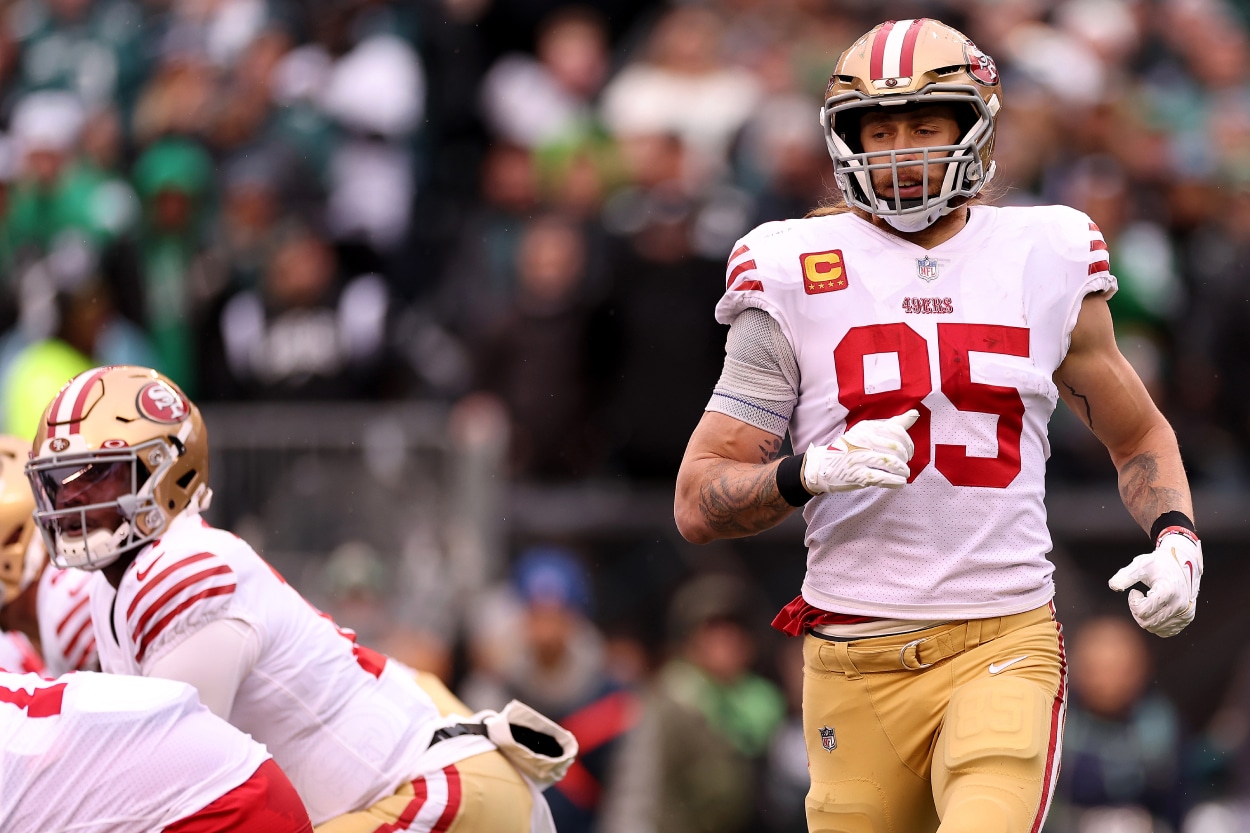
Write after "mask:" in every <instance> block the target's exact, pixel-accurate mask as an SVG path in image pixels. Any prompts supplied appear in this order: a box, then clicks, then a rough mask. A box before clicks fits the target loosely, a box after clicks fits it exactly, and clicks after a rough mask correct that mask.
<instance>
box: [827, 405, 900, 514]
mask: <svg viewBox="0 0 1250 833" xmlns="http://www.w3.org/2000/svg"><path fill="white" fill-rule="evenodd" d="M919 418H920V412H919V411H917V410H915V409H912V410H910V411H907V412H906V413H903V414H899V415H898V416H894V417H890V418H889V419H866V420H863V421H862V422H857V423H855V424H854V425H853V426H851V427H850V428H849V429H848V430H847V432H846V433H845V434H843V435H842V436H840V437H838V438H837V439H836V440H834V441H833V442H832V443H829V444H828V445H819V446H818V445H815V444H812V445H810V446H808V447H807V453H806V454H804V455H803V485H804V486H806V487H807V490H808V491H809V492H811V493H812V494H814V495H820V494H825V493H827V492H849V491H852V490H854V489H863V488H864V487H866V486H884V487H886V488H888V489H897V488H899V487H900V486H903V485H905V484H906V483H907V478H908V477H909V476H910V474H911V472H910V471H909V469H908V467H907V463H908V461H910V460H911V456H912V454H913V453H915V450H916V447H915V445H914V444H913V443H912V441H911V437H909V436H907V429H908V428H911V427H912V425H914V424H915V422H916V420H917V419H919Z"/></svg>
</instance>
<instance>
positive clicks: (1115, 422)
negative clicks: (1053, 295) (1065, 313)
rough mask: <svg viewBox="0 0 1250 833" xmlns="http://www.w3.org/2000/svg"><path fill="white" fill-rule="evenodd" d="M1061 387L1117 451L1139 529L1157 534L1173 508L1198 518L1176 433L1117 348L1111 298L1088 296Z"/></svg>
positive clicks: (1124, 492) (1058, 380)
mask: <svg viewBox="0 0 1250 833" xmlns="http://www.w3.org/2000/svg"><path fill="white" fill-rule="evenodd" d="M1055 384H1056V385H1057V386H1058V388H1059V395H1060V396H1061V397H1063V401H1064V402H1066V403H1067V405H1068V407H1069V408H1071V409H1072V411H1073V412H1074V413H1075V414H1076V415H1077V416H1079V417H1080V418H1081V420H1082V421H1083V422H1084V423H1085V424H1086V425H1088V426H1089V428H1090V430H1091V431H1093V432H1094V435H1095V436H1096V437H1098V439H1099V440H1100V441H1101V442H1102V444H1103V445H1105V446H1106V447H1107V450H1108V451H1109V452H1110V453H1111V460H1112V462H1113V463H1115V467H1116V470H1117V471H1118V472H1119V473H1120V497H1121V499H1123V501H1124V505H1125V507H1127V508H1128V511H1129V514H1131V515H1132V516H1133V520H1135V521H1137V524H1138V526H1140V527H1141V528H1142V529H1144V530H1147V531H1149V529H1150V525H1151V524H1152V523H1154V520H1155V518H1157V517H1159V515H1161V514H1162V513H1164V512H1167V511H1170V510H1176V511H1179V512H1184V513H1185V514H1186V515H1187V516H1188V517H1190V518H1192V517H1193V511H1194V510H1193V504H1192V502H1191V499H1190V494H1189V482H1188V480H1187V479H1186V477H1185V469H1184V466H1183V465H1182V463H1181V455H1180V449H1179V447H1178V446H1177V443H1176V434H1175V433H1174V432H1173V431H1172V427H1171V426H1170V425H1168V422H1167V420H1166V419H1165V418H1164V416H1163V414H1161V413H1159V409H1158V408H1156V407H1155V404H1154V401H1153V400H1151V398H1150V394H1149V393H1148V392H1147V391H1146V387H1145V385H1143V384H1142V381H1141V379H1140V378H1138V376H1137V373H1136V372H1135V371H1134V370H1133V368H1132V366H1130V365H1129V363H1128V361H1127V360H1126V359H1125V358H1124V356H1123V355H1121V353H1120V350H1119V348H1118V347H1117V346H1116V343H1115V334H1114V331H1113V329H1112V325H1111V313H1110V311H1109V310H1108V309H1107V301H1106V299H1105V298H1104V297H1103V296H1101V295H1087V296H1085V300H1084V301H1083V302H1082V303H1081V313H1080V316H1079V317H1078V318H1077V322H1076V327H1075V328H1074V329H1073V330H1072V346H1071V348H1070V349H1069V351H1068V355H1067V357H1066V358H1065V359H1064V360H1063V364H1061V365H1060V366H1059V369H1058V370H1056V371H1055Z"/></svg>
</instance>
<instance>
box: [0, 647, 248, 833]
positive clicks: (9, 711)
mask: <svg viewBox="0 0 1250 833" xmlns="http://www.w3.org/2000/svg"><path fill="white" fill-rule="evenodd" d="M268 758H269V755H268V754H267V753H266V752H265V749H264V747H262V746H261V745H260V744H258V743H256V742H254V741H253V740H251V739H250V738H248V737H247V736H246V735H244V734H243V733H242V732H239V731H237V730H235V729H233V728H231V727H230V726H229V725H228V724H226V723H224V722H223V721H221V720H219V719H218V718H217V717H215V716H213V714H212V712H210V711H209V710H208V709H207V708H205V707H204V706H203V705H202V704H201V703H200V701H199V698H198V697H197V695H196V691H195V688H194V687H193V686H190V685H187V684H186V683H180V682H175V681H173V680H137V679H134V678H130V677H122V676H112V675H108V674H95V673H91V672H81V673H75V674H67V675H66V676H64V677H61V678H60V679H56V680H49V679H47V678H44V677H40V676H38V675H37V674H24V675H17V674H0V784H3V785H4V789H0V830H4V831H5V833H60V832H61V831H74V833H106V831H107V833H150V831H153V830H160V829H162V828H163V827H165V826H167V825H169V824H172V823H174V822H176V821H178V820H180V819H183V818H186V817H187V816H190V815H193V814H194V813H196V812H198V811H200V810H202V809H203V808H204V807H206V806H208V805H209V804H211V803H212V802H213V801H216V800H217V799H218V798H220V797H221V796H223V795H225V794H226V793H228V792H230V791H231V790H233V789H234V788H235V787H237V786H239V785H240V784H242V783H243V782H245V781H246V780H247V779H248V778H250V777H251V776H252V773H254V772H255V771H256V769H257V767H259V766H260V765H261V764H262V763H264V762H265V760H267V759H268Z"/></svg>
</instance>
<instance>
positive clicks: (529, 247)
mask: <svg viewBox="0 0 1250 833" xmlns="http://www.w3.org/2000/svg"><path fill="white" fill-rule="evenodd" d="M590 268H591V264H590V263H589V255H588V252H587V241H586V239H585V236H584V235H583V234H582V231H581V228H580V227H579V226H578V225H576V224H574V223H572V222H571V221H569V220H568V219H565V218H563V217H560V216H558V215H544V216H540V217H537V218H535V219H533V220H531V221H529V222H528V223H527V224H526V225H525V229H524V231H523V232H522V237H521V242H520V246H519V247H518V249H517V265H516V271H517V289H516V296H515V298H514V299H513V302H512V303H511V304H510V306H509V309H508V312H507V313H506V315H505V317H504V318H503V320H502V321H500V322H499V323H498V324H497V325H496V326H495V327H493V328H491V329H489V330H486V331H485V332H483V333H482V334H481V335H480V336H478V337H477V338H476V339H475V340H474V345H473V346H474V347H475V348H476V353H477V366H478V371H477V383H478V388H479V389H481V390H484V391H488V392H490V393H493V394H495V395H496V396H498V397H499V398H500V399H501V400H502V401H503V403H504V405H505V407H506V408H507V409H508V413H509V414H510V416H511V418H512V430H511V456H512V467H513V468H512V471H513V473H514V474H515V475H516V476H519V477H523V478H526V479H534V480H545V481H550V480H570V479H576V478H578V477H583V476H585V475H586V474H588V473H590V472H592V471H595V470H596V468H597V467H598V466H599V465H600V464H601V459H600V458H601V456H602V454H601V450H602V449H603V447H604V441H603V438H602V436H601V430H600V427H601V424H602V419H603V418H602V415H601V410H602V407H601V403H602V402H603V394H604V390H603V389H604V388H605V387H606V385H605V384H604V383H603V381H602V375H603V374H602V372H601V368H600V367H599V363H600V362H601V361H602V360H603V351H604V349H605V346H604V345H603V344H602V343H600V340H599V339H597V335H598V334H599V333H600V328H598V327H596V326H595V325H596V323H597V319H596V314H595V313H596V310H595V309H594V308H593V300H594V298H593V295H592V289H591V286H592V285H593V284H594V283H595V281H594V279H593V278H592V277H591V275H590V274H589V272H590Z"/></svg>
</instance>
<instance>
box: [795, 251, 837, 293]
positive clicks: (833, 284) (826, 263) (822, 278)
mask: <svg viewBox="0 0 1250 833" xmlns="http://www.w3.org/2000/svg"><path fill="white" fill-rule="evenodd" d="M799 262H800V263H801V264H802V266H803V291H804V292H806V293H807V294H808V295H819V294H820V293H822V292H837V291H838V290H839V289H846V287H847V286H848V284H847V281H846V264H845V263H844V262H843V261H842V250H841V249H833V250H832V251H828V252H812V253H809V254H805V255H799Z"/></svg>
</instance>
